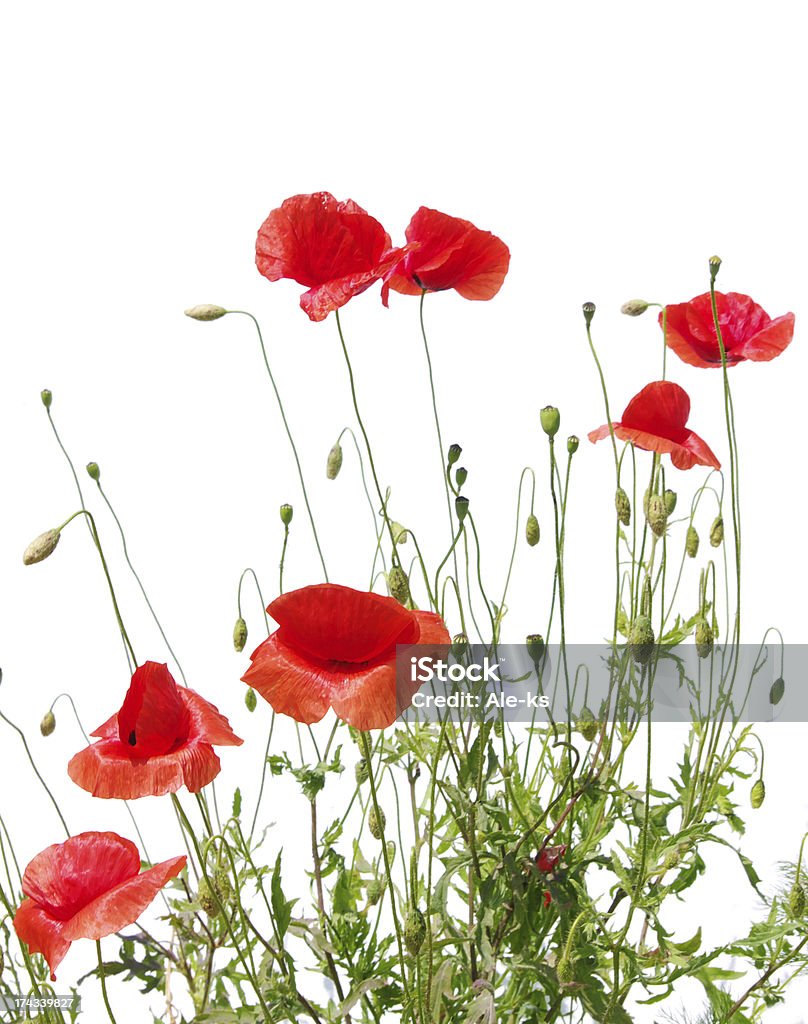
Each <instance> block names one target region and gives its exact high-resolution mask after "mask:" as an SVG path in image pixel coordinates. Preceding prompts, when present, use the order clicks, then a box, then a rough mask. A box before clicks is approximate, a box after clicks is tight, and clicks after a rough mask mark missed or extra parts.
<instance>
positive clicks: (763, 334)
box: [741, 313, 795, 362]
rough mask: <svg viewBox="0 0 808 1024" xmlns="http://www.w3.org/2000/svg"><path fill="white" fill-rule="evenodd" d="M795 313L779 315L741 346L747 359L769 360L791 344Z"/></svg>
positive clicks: (756, 360)
mask: <svg viewBox="0 0 808 1024" xmlns="http://www.w3.org/2000/svg"><path fill="white" fill-rule="evenodd" d="M794 320H795V317H794V314H793V313H786V314H785V316H778V317H777V319H776V320H772V321H771V323H769V324H767V325H766V326H765V327H764V328H763V329H762V330H760V331H758V332H757V334H754V335H753V336H752V337H751V338H750V339H749V340H748V341H745V342H744V343H743V345H742V346H741V351H742V353H743V356H744V358H745V359H751V360H754V361H755V362H768V361H769V360H771V359H774V358H775V357H776V356H779V355H780V353H781V352H783V351H784V350H785V349H786V348H788V346H789V345H790V344H791V339H792V338H793V337H794Z"/></svg>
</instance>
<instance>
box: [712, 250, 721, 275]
mask: <svg viewBox="0 0 808 1024" xmlns="http://www.w3.org/2000/svg"><path fill="white" fill-rule="evenodd" d="M720 269H721V257H720V256H711V257H710V280H711V281H715V279H716V277H717V276H718V271H719V270H720Z"/></svg>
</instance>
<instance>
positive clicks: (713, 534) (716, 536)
mask: <svg viewBox="0 0 808 1024" xmlns="http://www.w3.org/2000/svg"><path fill="white" fill-rule="evenodd" d="M723 539H724V520H723V518H722V517H721V516H716V517H715V519H714V520H713V525H712V526H711V527H710V543H711V544H712V546H713V547H714V548H718V547H720V546H721V542H722V541H723Z"/></svg>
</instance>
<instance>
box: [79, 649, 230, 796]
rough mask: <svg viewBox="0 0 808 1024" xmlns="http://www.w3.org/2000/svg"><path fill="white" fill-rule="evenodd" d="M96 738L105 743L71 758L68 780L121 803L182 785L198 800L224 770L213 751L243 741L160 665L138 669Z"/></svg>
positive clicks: (91, 747)
mask: <svg viewBox="0 0 808 1024" xmlns="http://www.w3.org/2000/svg"><path fill="white" fill-rule="evenodd" d="M91 735H92V736H97V737H99V739H98V741H97V742H96V743H92V744H91V745H90V746H89V747H85V749H84V750H81V751H79V753H78V754H76V755H75V757H73V758H71V760H70V763H69V764H68V766H67V771H68V774H69V775H70V778H71V779H72V780H73V781H74V782H75V783H76V784H77V785H79V786H81V788H82V789H86V790H87V792H88V793H92V794H93V796H98V797H104V798H115V799H118V800H136V799H137V798H138V797H141V796H162V795H163V794H164V793H175V792H176V791H177V790H178V789H180V788H181V787H182V786H186V787H187V788H188V789H189V790H190V792H192V793H196V792H197V791H198V790H200V789H202V787H203V786H207V784H208V783H209V782H211V781H212V780H213V779H215V778H216V776H217V775H218V774H219V771H220V770H221V762H220V761H219V758H218V757H217V756H216V753H215V752H214V750H213V744H217V745H220V746H239V745H240V744H241V743H242V742H243V741H242V740H241V739H239V737H238V736H236V735H235V733H234V732H233V730H232V729H231V728H230V724H229V723H228V721H227V719H226V718H225V717H224V716H223V715H220V714H219V712H218V711H217V709H216V708H215V707H214V706H213V705H212V704H209V703H208V702H207V701H206V700H203V698H202V697H200V696H199V694H198V693H194V691H193V690H189V689H187V688H186V687H180V686H177V684H176V683H175V682H174V679H173V677H172V675H171V673H170V672H169V671H168V666H167V665H158V664H157V663H156V662H154V661H147V662H145V663H144V664H143V665H141V666H140V668H138V669H136V671H135V674H134V675H133V676H132V682H131V684H130V686H129V690H128V692H127V694H126V697H125V698H124V702H123V706H122V707H121V710H120V711H118V712H117V713H116V714H114V715H113V716H112V717H111V718H110V719H108V720H107V721H106V722H104V724H103V725H101V726H99V727H98V728H97V729H96V730H95V732H93V733H91Z"/></svg>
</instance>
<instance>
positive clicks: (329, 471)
mask: <svg viewBox="0 0 808 1024" xmlns="http://www.w3.org/2000/svg"><path fill="white" fill-rule="evenodd" d="M341 469H342V445H341V444H340V443H339V441H337V443H336V444H335V445H334V447H333V448H332V449H331V451H330V452H329V453H328V458H327V459H326V463H325V475H326V476H327V477H328V479H329V480H336V479H337V476H338V475H339V471H340V470H341Z"/></svg>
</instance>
